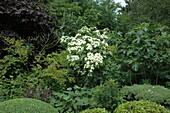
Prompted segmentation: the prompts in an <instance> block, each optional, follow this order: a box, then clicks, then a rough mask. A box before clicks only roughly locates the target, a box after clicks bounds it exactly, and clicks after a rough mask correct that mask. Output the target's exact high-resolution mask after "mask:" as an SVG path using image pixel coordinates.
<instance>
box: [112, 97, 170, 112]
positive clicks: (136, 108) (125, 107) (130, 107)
mask: <svg viewBox="0 0 170 113" xmlns="http://www.w3.org/2000/svg"><path fill="white" fill-rule="evenodd" d="M114 113H170V111H168V110H167V109H166V108H165V107H164V106H161V105H159V104H156V103H155V102H150V101H144V100H140V101H130V102H127V103H124V104H121V105H119V106H118V107H117V108H116V109H115V110H114Z"/></svg>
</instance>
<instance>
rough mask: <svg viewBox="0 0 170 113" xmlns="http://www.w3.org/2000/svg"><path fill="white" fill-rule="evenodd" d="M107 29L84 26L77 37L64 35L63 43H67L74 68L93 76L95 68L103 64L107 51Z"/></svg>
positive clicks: (69, 58) (69, 57)
mask: <svg viewBox="0 0 170 113" xmlns="http://www.w3.org/2000/svg"><path fill="white" fill-rule="evenodd" d="M107 32H108V30H107V29H104V30H100V31H99V30H97V29H96V28H87V27H83V28H82V29H80V30H79V31H78V33H77V34H76V36H75V37H69V36H63V37H62V38H61V43H63V44H66V46H67V51H68V53H69V55H68V56H67V59H68V61H70V64H71V65H72V66H74V70H75V71H77V72H78V73H79V74H81V75H87V76H93V75H94V70H95V69H97V68H99V67H100V66H102V64H103V62H104V60H105V58H106V56H107V54H108V52H107V47H108V44H107V39H108V36H107V35H106V34H107Z"/></svg>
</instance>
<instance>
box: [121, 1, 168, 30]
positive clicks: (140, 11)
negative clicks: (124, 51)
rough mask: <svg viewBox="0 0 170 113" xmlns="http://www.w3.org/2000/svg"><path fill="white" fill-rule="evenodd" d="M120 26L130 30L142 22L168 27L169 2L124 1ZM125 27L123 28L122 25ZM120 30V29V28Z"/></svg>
mask: <svg viewBox="0 0 170 113" xmlns="http://www.w3.org/2000/svg"><path fill="white" fill-rule="evenodd" d="M125 1H126V3H127V5H126V6H125V7H123V8H122V13H123V14H122V15H121V21H120V23H121V24H120V25H121V26H122V27H123V28H125V27H126V28H130V27H132V26H136V25H138V24H140V23H142V22H147V23H153V24H162V25H166V26H168V27H170V22H169V17H170V16H169V11H170V9H169V5H170V1H169V0H150V1H148V0H125ZM122 22H123V23H122ZM124 24H125V25H126V26H123V25H124ZM121 29H122V28H121Z"/></svg>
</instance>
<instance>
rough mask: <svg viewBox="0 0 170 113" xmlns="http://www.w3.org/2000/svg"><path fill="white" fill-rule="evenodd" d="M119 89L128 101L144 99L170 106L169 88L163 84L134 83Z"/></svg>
mask: <svg viewBox="0 0 170 113" xmlns="http://www.w3.org/2000/svg"><path fill="white" fill-rule="evenodd" d="M121 91H122V92H123V93H124V95H125V97H126V98H125V99H126V100H128V101H133V100H146V101H152V102H156V103H158V104H161V105H163V106H167V107H168V106H170V90H169V89H167V88H165V87H164V86H159V85H156V86H154V85H147V84H144V85H137V84H135V85H133V86H125V87H123V88H122V90H121Z"/></svg>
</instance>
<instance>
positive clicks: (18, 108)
mask: <svg viewBox="0 0 170 113" xmlns="http://www.w3.org/2000/svg"><path fill="white" fill-rule="evenodd" d="M0 113H58V111H57V110H56V109H55V108H54V107H53V106H51V105H50V104H48V103H45V102H42V101H40V100H36V99H30V98H20V99H12V100H8V101H4V102H0Z"/></svg>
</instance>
